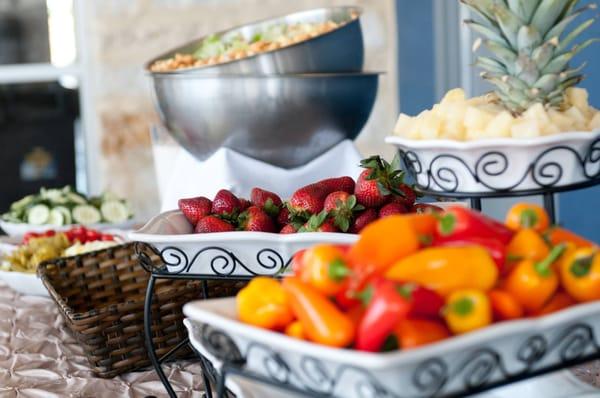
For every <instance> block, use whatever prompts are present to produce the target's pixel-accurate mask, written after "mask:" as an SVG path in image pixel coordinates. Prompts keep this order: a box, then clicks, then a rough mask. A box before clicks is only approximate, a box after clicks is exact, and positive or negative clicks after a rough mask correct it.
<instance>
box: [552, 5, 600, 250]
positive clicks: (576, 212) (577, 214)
mask: <svg viewBox="0 0 600 398" xmlns="http://www.w3.org/2000/svg"><path fill="white" fill-rule="evenodd" d="M585 3H590V1H585V2H583V3H582V4H585ZM587 14H588V15H586V16H585V18H591V17H592V16H594V15H595V14H597V11H596V12H594V11H592V12H588V13H587ZM573 26H576V25H575V24H574V25H573ZM592 37H597V38H598V37H600V21H597V22H596V23H595V24H594V25H593V26H592V27H591V28H590V29H588V31H586V32H585V34H582V40H585V39H589V38H592ZM584 61H587V67H586V68H585V71H584V74H585V75H586V79H585V80H584V81H583V83H582V84H581V86H582V87H585V88H587V89H588V91H589V92H590V102H591V103H592V105H593V106H594V107H596V108H600V43H595V44H592V45H591V46H590V47H588V48H587V49H585V50H583V52H582V53H581V54H580V55H578V56H577V57H576V59H575V60H574V61H573V65H580V64H581V63H582V62H584ZM598 204H600V186H597V187H594V188H589V189H584V190H582V191H577V192H569V193H564V194H561V195H560V220H561V223H562V224H564V225H565V226H567V227H568V228H571V229H573V230H575V231H577V232H579V233H580V234H583V235H585V236H587V237H588V238H590V239H592V240H594V241H596V242H600V211H599V210H598V207H597V206H598Z"/></svg>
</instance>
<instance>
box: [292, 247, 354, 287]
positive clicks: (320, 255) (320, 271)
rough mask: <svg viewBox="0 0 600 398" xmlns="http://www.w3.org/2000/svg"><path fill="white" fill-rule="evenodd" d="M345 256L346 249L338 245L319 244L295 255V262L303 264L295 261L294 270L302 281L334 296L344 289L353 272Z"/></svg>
mask: <svg viewBox="0 0 600 398" xmlns="http://www.w3.org/2000/svg"><path fill="white" fill-rule="evenodd" d="M344 256H345V253H344V251H343V250H342V249H340V248H339V247H337V246H332V245H318V246H315V247H312V248H310V249H307V250H305V251H304V253H303V254H302V256H301V257H294V261H295V262H296V261H301V262H302V265H297V264H296V263H295V264H294V270H295V272H296V275H297V276H299V277H300V279H301V280H302V282H304V283H308V284H309V285H311V286H313V287H314V288H316V289H317V290H319V291H320V292H321V293H323V294H325V295H327V296H333V295H335V294H337V293H339V292H340V291H341V290H342V289H344V287H345V283H344V282H345V280H346V278H347V276H348V275H350V273H351V270H350V268H349V267H348V266H347V265H346V262H345V260H344ZM298 273H299V275H298Z"/></svg>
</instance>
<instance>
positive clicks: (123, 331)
mask: <svg viewBox="0 0 600 398" xmlns="http://www.w3.org/2000/svg"><path fill="white" fill-rule="evenodd" d="M151 260H152V261H153V262H154V263H155V264H159V265H160V258H159V257H158V256H152V257H151ZM38 274H39V275H40V277H41V279H42V281H43V283H44V285H45V286H46V288H47V289H48V291H49V292H50V295H51V296H52V298H53V299H54V301H56V303H57V304H58V307H59V308H60V311H61V313H62V314H63V316H64V318H65V320H66V324H67V326H68V328H69V329H70V330H71V331H72V332H73V334H74V335H75V338H76V339H77V341H78V342H79V344H81V345H82V346H83V348H84V350H85V353H86V356H87V358H88V360H89V362H90V365H91V366H92V370H93V372H94V373H95V374H96V375H98V376H100V377H114V376H116V375H119V374H121V373H125V372H128V371H132V370H136V369H139V368H143V367H146V366H148V365H150V361H149V359H148V356H147V353H146V347H145V344H144V298H145V294H146V286H147V283H148V279H149V275H148V273H147V272H146V271H145V270H144V269H143V268H142V267H141V266H140V264H139V261H138V258H137V255H136V254H135V249H134V244H133V243H130V244H125V245H121V246H116V247H113V248H110V249H106V250H101V251H97V252H93V253H87V254H83V255H80V256H75V257H68V258H60V259H56V260H51V261H48V262H45V263H43V264H41V265H40V266H39V268H38ZM242 285H243V284H242V283H240V282H237V283H234V282H231V281H209V282H208V289H209V290H208V294H209V296H210V297H225V296H231V295H233V294H235V293H236V292H237V291H238V290H239V288H240V287H241V286H242ZM154 291H155V295H154V297H153V305H152V319H153V324H152V334H153V340H154V344H155V346H156V353H157V355H158V356H159V357H160V356H162V355H164V354H166V353H167V352H168V351H169V350H171V349H172V348H174V347H175V346H176V345H177V344H179V343H180V342H181V341H183V339H185V338H186V337H187V332H186V329H185V327H184V326H183V323H182V320H183V314H182V312H181V307H182V306H183V304H185V303H186V302H189V301H191V300H197V299H199V298H200V297H202V293H201V292H202V286H201V282H199V281H184V280H176V281H175V280H165V279H159V280H157V281H156V284H155V290H154ZM185 351H186V350H181V352H182V353H181V354H180V355H178V357H179V358H181V357H183V356H186V355H189V354H190V351H188V352H185Z"/></svg>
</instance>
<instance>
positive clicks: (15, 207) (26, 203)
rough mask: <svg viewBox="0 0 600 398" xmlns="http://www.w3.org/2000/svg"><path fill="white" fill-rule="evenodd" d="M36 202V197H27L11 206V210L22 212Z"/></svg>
mask: <svg viewBox="0 0 600 398" xmlns="http://www.w3.org/2000/svg"><path fill="white" fill-rule="evenodd" d="M34 201H35V195H27V196H25V197H24V198H23V199H19V200H17V201H16V202H14V203H13V204H12V205H10V209H11V210H22V209H24V208H26V207H27V206H29V205H30V204H32V203H33V202H34Z"/></svg>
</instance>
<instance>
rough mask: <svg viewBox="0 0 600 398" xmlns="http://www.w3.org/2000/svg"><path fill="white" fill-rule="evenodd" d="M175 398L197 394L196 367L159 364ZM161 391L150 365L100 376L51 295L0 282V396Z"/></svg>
mask: <svg viewBox="0 0 600 398" xmlns="http://www.w3.org/2000/svg"><path fill="white" fill-rule="evenodd" d="M165 373H166V374H167V376H168V377H169V379H170V380H171V383H172V384H173V387H174V389H175V390H176V391H177V393H178V396H179V397H194V398H196V397H198V398H199V397H202V395H203V394H202V391H203V390H204V387H203V384H202V377H201V371H200V366H199V365H198V364H195V363H191V362H178V363H176V364H170V365H166V366H165ZM148 395H154V396H156V397H163V396H166V392H165V390H164V388H163V386H162V384H161V383H160V381H159V379H158V376H157V375H156V373H154V371H153V370H148V371H144V372H134V373H129V374H126V375H123V376H121V377H115V378H113V379H101V378H97V377H94V375H93V373H92V372H91V371H90V368H89V366H88V362H87V359H86V357H85V355H84V353H83V350H82V349H81V347H79V345H77V342H76V341H75V339H74V338H73V337H72V336H71V335H70V334H69V333H68V330H67V329H66V327H65V326H64V323H63V319H62V316H61V315H60V313H59V311H58V308H57V306H56V305H55V304H54V302H53V301H52V299H50V298H44V297H35V296H22V295H20V294H18V293H15V292H14V291H13V290H12V289H10V288H9V287H8V286H7V285H6V284H5V283H4V282H1V281H0V397H1V398H9V397H18V398H54V397H61V398H62V397H94V398H121V397H123V398H125V397H127V398H137V397H145V396H148Z"/></svg>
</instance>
